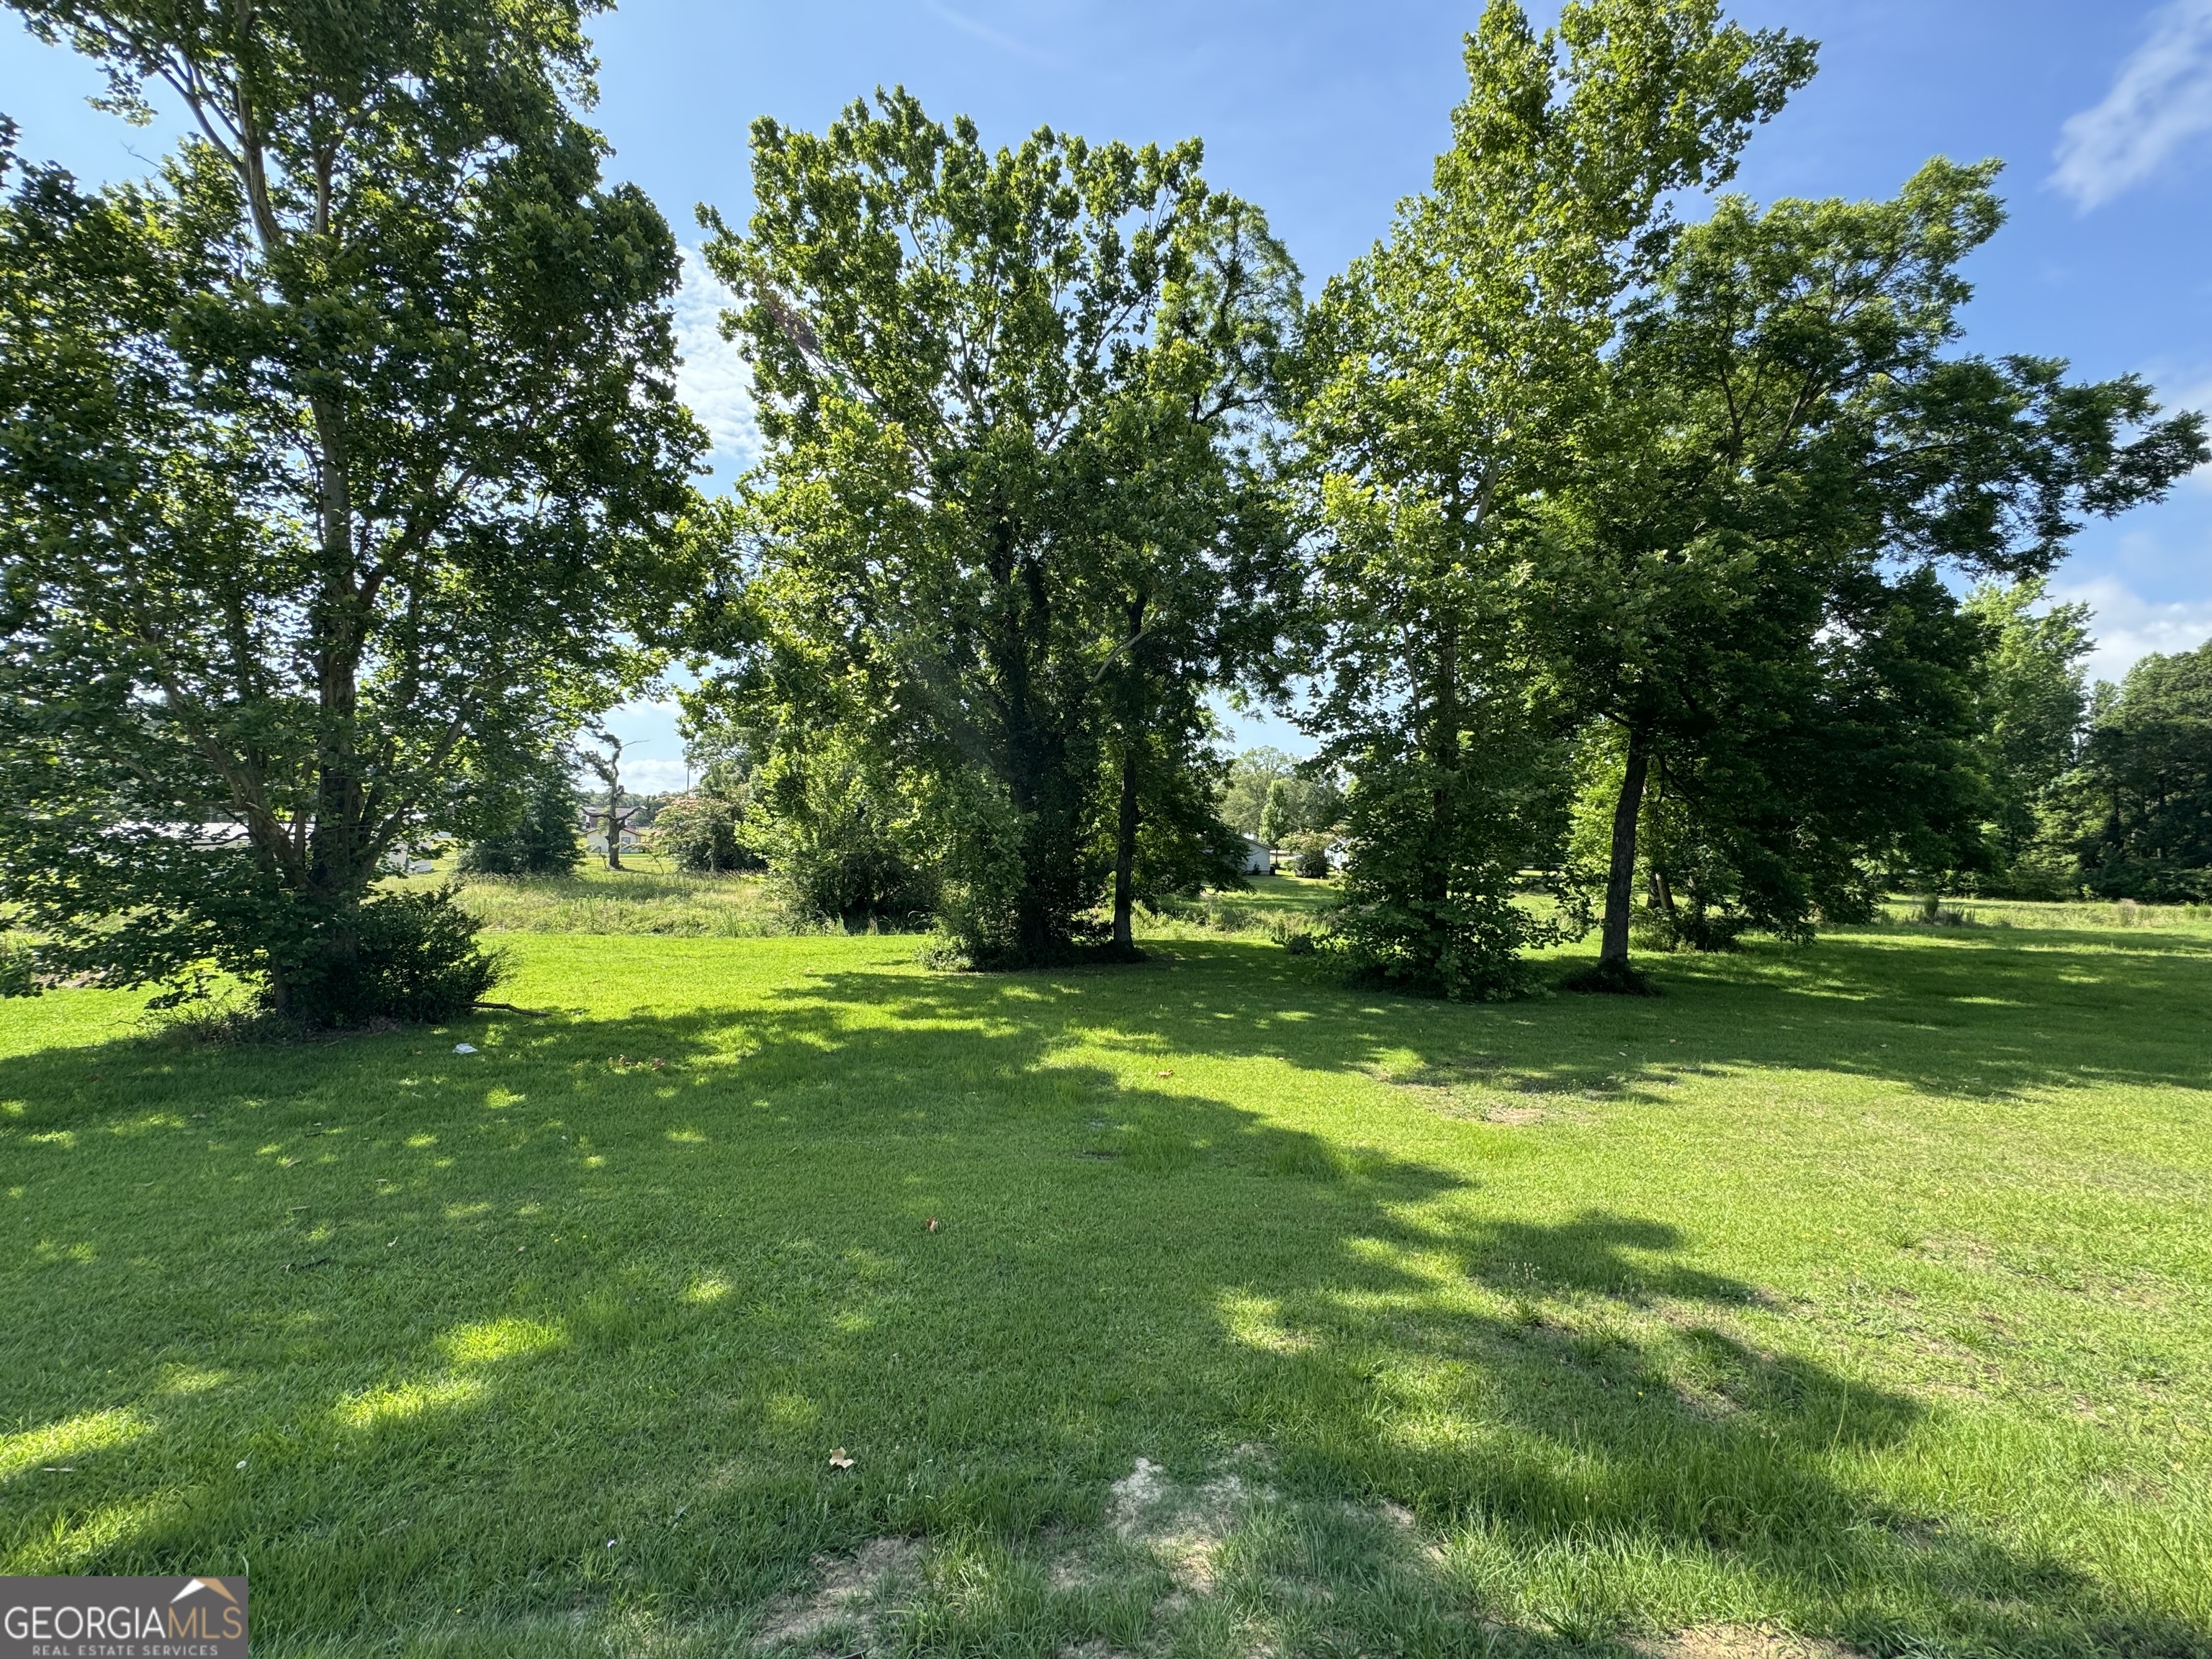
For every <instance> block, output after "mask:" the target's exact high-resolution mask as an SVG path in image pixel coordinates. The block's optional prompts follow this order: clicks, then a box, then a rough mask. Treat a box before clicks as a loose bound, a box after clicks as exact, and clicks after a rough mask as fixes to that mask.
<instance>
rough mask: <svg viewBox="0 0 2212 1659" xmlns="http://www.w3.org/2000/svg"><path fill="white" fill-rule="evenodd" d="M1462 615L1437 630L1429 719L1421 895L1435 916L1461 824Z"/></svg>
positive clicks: (1446, 891) (1445, 897) (1445, 893)
mask: <svg viewBox="0 0 2212 1659" xmlns="http://www.w3.org/2000/svg"><path fill="white" fill-rule="evenodd" d="M1459 644H1460V641H1459V619H1458V618H1457V617H1452V616H1449V615H1448V616H1447V617H1445V618H1444V619H1443V623H1442V624H1441V625H1440V627H1439V629H1438V631H1437V658H1436V678H1435V681H1434V683H1433V696H1431V707H1430V719H1429V738H1428V750H1429V763H1430V764H1431V766H1432V767H1434V768H1435V769H1436V781H1435V785H1434V787H1433V788H1432V789H1431V793H1430V799H1429V835H1430V838H1431V842H1430V845H1431V853H1430V856H1429V858H1428V859H1427V860H1425V867H1424V868H1423V870H1422V872H1421V896H1422V898H1423V899H1425V901H1427V902H1428V903H1429V904H1430V906H1431V907H1432V908H1431V921H1433V920H1434V918H1435V917H1436V916H1437V915H1441V914H1442V912H1443V907H1444V905H1445V903H1446V902H1448V901H1449V899H1450V897H1451V876H1452V869H1453V866H1455V864H1456V863H1457V862H1458V860H1457V858H1456V857H1455V842H1456V840H1457V830H1458V825H1457V823H1455V819H1456V817H1457V815H1458V807H1459V800H1458V794H1457V791H1456V789H1455V785H1456V784H1457V782H1458V781H1459V780H1458V773H1459V767H1460V720H1459Z"/></svg>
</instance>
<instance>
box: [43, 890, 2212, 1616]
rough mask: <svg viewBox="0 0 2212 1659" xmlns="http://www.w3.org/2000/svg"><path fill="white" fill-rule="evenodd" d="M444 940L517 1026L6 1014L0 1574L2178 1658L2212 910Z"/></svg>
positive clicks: (2199, 1308) (2191, 1600)
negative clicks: (1636, 928)
mask: <svg viewBox="0 0 2212 1659" xmlns="http://www.w3.org/2000/svg"><path fill="white" fill-rule="evenodd" d="M1194 932H1195V930H1194ZM508 943H509V945H510V946H511V948H512V949H513V951H514V952H515V956H516V959H517V963H518V969H519V971H518V975H517V978H516V979H515V981H513V984H512V985H511V986H510V987H507V989H506V990H504V991H503V992H501V994H502V995H505V996H508V997H511V998H512V999H513V1000H514V1001H516V1002H518V1003H520V1004H523V1005H525V1006H537V1007H547V1008H553V1009H556V1010H559V1011H560V1012H557V1013H556V1014H555V1015H553V1016H552V1017H550V1018H542V1019H530V1018H482V1019H477V1020H471V1021H470V1022H468V1023H466V1024H463V1025H459V1026H456V1027H454V1028H453V1029H452V1030H441V1031H438V1032H435V1033H433V1032H428V1031H422V1030H415V1031H397V1032H392V1033H387V1034H384V1035H379V1036H365V1037H356V1038H352V1039H349V1040H345V1041H342V1042H331V1043H328V1044H320V1045H301V1046H294V1047H282V1048H191V1047H186V1046H182V1045H179V1044H176V1043H174V1042H165V1041H164V1040H163V1039H161V1037H159V1036H149V1035H146V1034H145V1033H144V1032H143V1030H141V1029H140V1028H139V1026H138V1025H137V1020H138V1018H139V1016H138V1015H137V1001H136V1000H133V999H129V998H125V997H122V996H118V995H111V994H102V993H95V992H88V991H76V992H61V993H56V994H50V995H48V996H46V997H45V998H43V999H41V1000H38V1001H36V1002H31V1003H21V1002H18V1003H7V1004H0V1217H4V1225H5V1228H6V1230H7V1231H6V1250H5V1255H4V1258H0V1319H4V1321H5V1330H6V1333H7V1334H6V1340H5V1341H4V1343H0V1570H4V1571H9V1572H16V1573H36V1572H139V1571H186V1570H190V1571H237V1570H240V1569H241V1568H243V1569H247V1570H249V1571H250V1572H251V1574H252V1584H253V1592H254V1599H253V1606H254V1615H255V1621H256V1632H257V1643H258V1646H257V1651H260V1652H265V1653H270V1654H302V1653H322V1652H360V1651H371V1650H374V1651H404V1652H424V1653H439V1654H454V1655H459V1654H479V1653H481V1654H493V1653H499V1654H507V1653H516V1654H520V1653H530V1654H544V1653H569V1652H574V1653H620V1654H630V1653H647V1652H650V1653H693V1652H696V1653H702V1654H705V1653H726V1652H732V1651H741V1650H744V1647H745V1646H746V1645H747V1644H752V1643H756V1642H759V1643H765V1644H769V1645H775V1644H783V1645H786V1646H788V1647H792V1648H794V1649H810V1648H811V1649H817V1650H821V1651H823V1652H827V1653H830V1654H835V1655H840V1656H842V1655H848V1654H854V1653H860V1652H863V1651H866V1650H877V1651H887V1652H903V1653H911V1654H916V1655H921V1654H929V1655H947V1656H950V1655H977V1656H983V1655H988V1656H994V1659H1021V1656H1030V1655H1037V1656H1042V1655H1045V1654H1048V1653H1053V1652H1055V1651H1063V1652H1068V1653H1076V1654H1085V1655H1093V1656H1104V1655H1106V1654H1108V1653H1109V1652H1123V1653H1145V1654H1152V1655H1158V1656H1163V1659H1212V1656H1229V1655H1248V1654H1263V1653H1264V1654H1272V1655H1285V1656H1287V1655H1290V1654H1293V1653H1296V1654H1315V1655H1330V1656H1336V1655H1341V1656H1345V1659H1351V1656H1353V1655H1356V1654H1369V1655H1383V1654H1411V1655H1421V1656H1430V1655H1438V1656H1441V1655H1450V1654H1462V1653H1465V1654H1474V1653H1483V1652H1493V1653H1499V1654H1515V1653H1523V1652H1529V1653H1553V1652H1567V1651H1575V1650H1584V1649H1589V1648H1593V1647H1595V1648H1599V1649H1603V1648H1604V1647H1605V1646H1606V1645H1607V1644H1613V1643H1616V1642H1636V1641H1642V1640H1644V1639H1645V1638H1654V1639H1656V1638H1662V1637H1663V1636H1664V1635H1665V1634H1666V1633H1668V1632H1680V1631H1684V1630H1689V1631H1692V1632H1698V1633H1699V1634H1698V1636H1697V1637H1696V1639H1695V1642H1693V1643H1692V1644H1691V1645H1690V1646H1687V1647H1682V1646H1680V1645H1678V1647H1677V1649H1676V1650H1677V1651H1683V1652H1689V1651H1695V1652H1699V1653H1701V1654H1708V1655H1711V1654H1719V1653H1735V1652H1743V1653H1752V1652H1758V1653H1761V1654H1764V1653H1766V1652H1768V1651H1769V1650H1768V1649H1767V1648H1766V1647H1765V1646H1764V1645H1762V1644H1759V1643H1758V1642H1757V1641H1756V1640H1755V1638H1753V1636H1751V1635H1750V1634H1748V1633H1747V1632H1750V1630H1751V1629H1752V1627H1754V1626H1766V1627H1768V1628H1769V1629H1771V1630H1780V1631H1788V1632H1798V1633H1801V1634H1802V1635H1804V1636H1807V1637H1810V1638H1832V1639H1834V1640H1837V1641H1840V1642H1843V1643H1846V1644H1850V1646H1851V1647H1853V1648H1855V1649H1858V1650H1864V1651H1866V1652H1869V1653H1894V1654H1902V1655H1925V1656H1933V1655H1960V1656H1964V1655H1977V1654H2020V1655H2060V1654H2097V1653H2108V1654H2112V1655H2124V1656H2160V1655H2175V1656H2179V1655H2202V1654H2204V1653H2206V1652H2208V1651H2212V1225H2208V1223H2212V1210H2208V1199H2212V1133H2208V1132H2212V1110H2208V1107H2207V1101H2208V1095H2207V1092H2206V1090H2207V1085H2208V1082H2212V1055H2209V1054H2208V1052H2207V1047H2206V1035H2207V1031H2208V1025H2207V1015H2208V1012H2212V928H2208V927H2203V926H2201V925H2182V924H2179V923H2177V924H2174V925H2170V926H2162V927H2157V928H2143V927H2129V928H2109V929H2087V928H2072V929H2069V928H2065V927H2055V926H2044V927H2033V926H2027V925H2021V926H2017V927H2013V928H2010V929H2005V930H2000V929H1995V928H1955V929H1936V928H1918V927H1887V928H1875V929H1869V930H1865V931H1862V932H1857V933H1846V934H1842V935H1838V936H1834V937H1831V938H1829V939H1825V940H1823V941H1822V942H1821V943H1820V944H1819V945H1815V946H1813V947H1810V948H1807V949H1803V950H1784V949H1781V948H1777V947H1762V948H1758V949H1754V950H1751V951H1746V952H1745V953H1743V954H1741V955H1739V956H1735V957H1711V958H1687V957H1681V958H1674V959H1671V960H1662V961H1658V962H1656V963H1654V964H1653V966H1654V970H1655V972H1656V976H1657V978H1658V979H1659V981H1660V982H1661V983H1662V986H1663V987H1664V988H1665V990H1666V993H1667V994H1666V995H1665V997H1664V998H1662V999H1660V1000H1651V1001H1644V1000H1614V999H1589V998H1578V997H1559V998H1556V999H1551V1000H1534V1001H1529V1002H1525V1003H1520V1004H1515V1005H1508V1006H1486V1007H1450V1006H1437V1005H1430V1004H1424V1003H1419V1002H1412V1001H1406V1000H1398V999H1395V998H1389V997H1383V996H1376V995H1367V994H1358V993H1354V992H1347V991H1342V990H1338V989H1334V988H1329V987H1323V986H1321V985H1318V984H1316V983H1314V982H1313V981H1310V980H1309V979H1306V978H1304V977H1302V976H1301V975H1300V973H1299V964H1298V963H1297V961H1296V960H1294V959H1292V958H1290V957H1286V956H1285V955H1284V954H1283V953H1282V952H1281V951H1279V950H1277V949H1275V948H1273V946H1271V945H1267V943H1265V942H1264V941H1262V940H1260V939H1252V938H1243V937H1237V938H1219V937H1216V938H1206V937H1199V936H1193V937H1186V938H1177V939H1170V940H1167V941H1164V942H1160V943H1158V944H1156V945H1155V951H1156V957H1155V960H1154V961H1153V962H1152V963H1149V964H1146V965H1145V966H1142V967H1139V968H1135V969H1091V970H1083V971H1073V972H1067V973H1062V974H1049V975H1021V976H1010V977H985V976H973V975H949V974H940V973H933V972H929V971H927V970H925V969H921V968H920V967H918V966H916V965H915V943H914V941H913V940H911V939H896V938H881V939H879V938H845V937H842V936H841V937H811V938H763V939H719V938H696V939H690V938H663V939H636V938H632V939H621V940H618V941H610V940H608V939H603V938H589V937H563V936H560V935H557V934H550V933H520V934H515V935H513V936H511V937H510V939H509V940H508ZM462 1040H465V1041H467V1042H471V1043H474V1044H475V1045H477V1048H479V1049H480V1050H481V1052H479V1053H477V1054H473V1055H459V1054H454V1053H453V1052H452V1050H453V1044H454V1043H455V1042H457V1041H462ZM933 1218H934V1220H935V1222H936V1224H937V1225H936V1227H935V1230H934V1231H932V1230H931V1226H930V1223H931V1221H932V1219H933ZM837 1449H843V1450H844V1451H845V1452H846V1453H847V1454H848V1455H849V1457H850V1459H851V1462H852V1467H851V1468H849V1469H843V1470H841V1469H836V1468H832V1467H831V1465H830V1461H829V1460H830V1457H831V1454H832V1452H833V1451H835V1450H837ZM1140 1460H1141V1461H1140ZM1731 1632H1734V1634H1731ZM1698 1644H1703V1645H1698Z"/></svg>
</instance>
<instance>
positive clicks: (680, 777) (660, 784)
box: [622, 759, 691, 795]
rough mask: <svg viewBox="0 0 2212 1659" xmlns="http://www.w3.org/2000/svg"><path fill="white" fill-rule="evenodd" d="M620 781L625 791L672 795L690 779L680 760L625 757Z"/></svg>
mask: <svg viewBox="0 0 2212 1659" xmlns="http://www.w3.org/2000/svg"><path fill="white" fill-rule="evenodd" d="M622 781H623V792H624V793H629V792H631V791H633V790H634V791H635V792H636V793H638V794H641V795H672V794H675V793H678V792H679V791H680V790H682V789H683V788H684V786H685V785H687V784H689V783H690V781H691V774H690V772H689V771H688V770H686V769H685V768H684V763H683V762H682V761H680V760H639V761H634V760H629V759H625V760H624V761H623V771H622Z"/></svg>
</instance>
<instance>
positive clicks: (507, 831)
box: [457, 754, 584, 876]
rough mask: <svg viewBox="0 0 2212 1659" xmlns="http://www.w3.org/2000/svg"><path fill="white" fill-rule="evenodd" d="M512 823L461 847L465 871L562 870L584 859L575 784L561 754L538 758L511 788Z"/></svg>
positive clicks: (553, 873)
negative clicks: (534, 764)
mask: <svg viewBox="0 0 2212 1659" xmlns="http://www.w3.org/2000/svg"><path fill="white" fill-rule="evenodd" d="M513 793H514V800H513V808H512V811H513V813H514V817H513V823H509V824H507V826H505V827H504V828H502V829H498V830H496V831H495V832H494V833H492V834H490V835H488V836H484V837H483V838H482V839H481V840H478V841H474V842H470V843H469V844H468V845H467V846H466V847H465V848H462V849H461V853H460V857H459V860H457V862H458V865H459V868H460V870H461V871H462V872H463V873H465V874H468V875H483V876H565V875H570V874H573V873H574V871H575V869H576V866H578V865H580V864H581V863H582V862H583V861H584V838H583V836H581V835H580V834H579V833H578V829H577V825H578V810H577V809H578V805H579V803H578V801H577V799H576V785H575V781H574V778H573V777H572V776H571V775H570V773H569V770H568V757H566V756H565V755H560V754H556V755H553V756H550V757H547V758H546V759H545V760H544V761H542V762H541V763H539V764H538V766H536V767H535V768H533V769H532V770H531V771H530V772H529V773H528V774H527V775H526V776H525V777H524V778H523V779H522V780H521V781H520V787H517V788H516V789H515V790H514V791H513Z"/></svg>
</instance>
